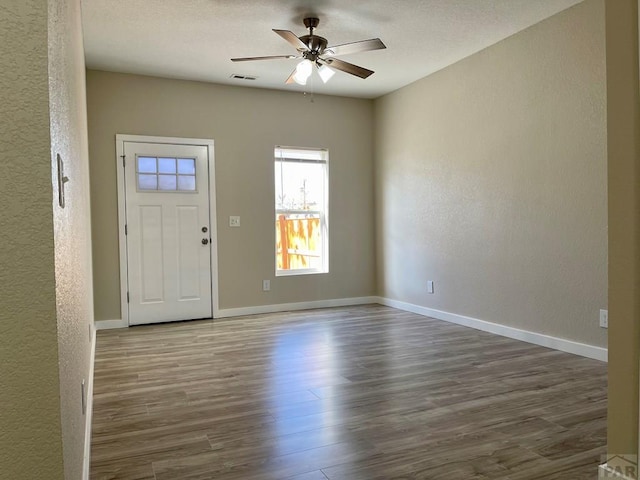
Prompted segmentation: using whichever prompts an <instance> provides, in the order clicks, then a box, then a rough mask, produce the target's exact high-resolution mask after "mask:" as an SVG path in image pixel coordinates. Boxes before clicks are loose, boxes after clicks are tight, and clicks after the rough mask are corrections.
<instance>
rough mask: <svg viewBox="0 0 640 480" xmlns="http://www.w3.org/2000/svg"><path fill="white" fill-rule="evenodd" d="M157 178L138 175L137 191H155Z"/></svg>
mask: <svg viewBox="0 0 640 480" xmlns="http://www.w3.org/2000/svg"><path fill="white" fill-rule="evenodd" d="M157 189H158V177H157V176H156V175H144V174H139V175H138V190H157Z"/></svg>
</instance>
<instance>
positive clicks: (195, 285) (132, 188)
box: [123, 141, 212, 325]
mask: <svg viewBox="0 0 640 480" xmlns="http://www.w3.org/2000/svg"><path fill="white" fill-rule="evenodd" d="M123 155H124V173H125V175H124V180H125V182H124V183H125V198H126V200H125V203H126V205H125V210H126V226H125V234H126V237H125V238H126V250H127V277H128V278H127V284H128V304H127V305H128V310H129V312H128V314H129V315H128V316H129V324H130V325H140V324H146V323H156V322H167V321H174V320H191V319H197V318H211V317H212V304H211V298H212V291H211V227H210V221H209V219H210V212H209V204H210V201H209V162H208V158H209V152H208V147H207V146H199V145H178V144H160V143H142V142H127V141H125V142H123Z"/></svg>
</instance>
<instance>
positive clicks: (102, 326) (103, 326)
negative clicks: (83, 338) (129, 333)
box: [95, 319, 129, 330]
mask: <svg viewBox="0 0 640 480" xmlns="http://www.w3.org/2000/svg"><path fill="white" fill-rule="evenodd" d="M128 326H129V325H128V324H127V322H126V321H125V320H122V319H117V320H96V323H95V327H96V330H111V329H113V328H127V327H128Z"/></svg>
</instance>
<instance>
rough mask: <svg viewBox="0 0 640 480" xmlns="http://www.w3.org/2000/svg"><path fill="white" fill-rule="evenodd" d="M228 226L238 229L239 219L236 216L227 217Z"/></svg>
mask: <svg viewBox="0 0 640 480" xmlns="http://www.w3.org/2000/svg"><path fill="white" fill-rule="evenodd" d="M229 226H230V227H239V226H240V217H239V216H237V215H231V216H230V217H229Z"/></svg>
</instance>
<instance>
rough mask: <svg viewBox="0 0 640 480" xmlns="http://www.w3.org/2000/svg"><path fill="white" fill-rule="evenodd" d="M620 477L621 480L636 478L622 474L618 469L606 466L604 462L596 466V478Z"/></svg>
mask: <svg viewBox="0 0 640 480" xmlns="http://www.w3.org/2000/svg"><path fill="white" fill-rule="evenodd" d="M616 478H618V479H622V480H636V477H629V476H627V475H623V474H622V473H620V472H619V471H616V470H614V469H613V468H611V467H609V466H607V464H606V463H603V464H602V465H600V466H599V467H598V480H611V479H614V480H615V479H616Z"/></svg>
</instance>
